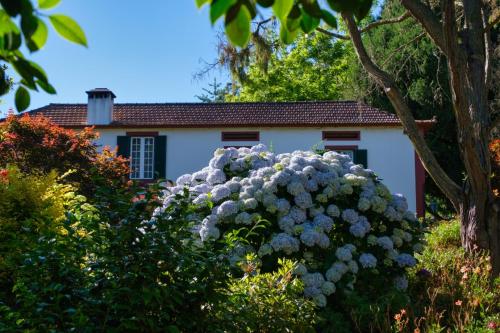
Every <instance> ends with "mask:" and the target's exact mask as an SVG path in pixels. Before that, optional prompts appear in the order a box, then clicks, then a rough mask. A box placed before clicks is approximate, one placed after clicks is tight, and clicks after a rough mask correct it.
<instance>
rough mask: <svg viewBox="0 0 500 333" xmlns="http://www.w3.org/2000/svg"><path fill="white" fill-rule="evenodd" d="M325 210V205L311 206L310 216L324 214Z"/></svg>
mask: <svg viewBox="0 0 500 333" xmlns="http://www.w3.org/2000/svg"><path fill="white" fill-rule="evenodd" d="M324 212H325V207H323V206H315V207H311V208H309V216H310V217H315V216H317V215H320V214H323V213H324Z"/></svg>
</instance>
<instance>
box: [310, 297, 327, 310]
mask: <svg viewBox="0 0 500 333" xmlns="http://www.w3.org/2000/svg"><path fill="white" fill-rule="evenodd" d="M312 300H313V302H314V304H316V305H317V306H318V307H320V308H324V307H325V306H326V304H327V299H326V297H325V295H323V294H319V295H316V296H314V297H313V299H312Z"/></svg>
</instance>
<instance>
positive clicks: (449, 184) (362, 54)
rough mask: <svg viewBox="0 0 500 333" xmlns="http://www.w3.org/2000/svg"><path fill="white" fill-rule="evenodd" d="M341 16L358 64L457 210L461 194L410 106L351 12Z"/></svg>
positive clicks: (426, 167)
mask: <svg viewBox="0 0 500 333" xmlns="http://www.w3.org/2000/svg"><path fill="white" fill-rule="evenodd" d="M413 1H414V0H413ZM342 18H343V19H344V21H345V23H346V25H347V28H348V31H349V34H350V36H351V40H352V42H353V45H354V48H355V50H356V53H357V54H358V58H359V60H360V61H361V64H362V65H363V67H364V68H365V70H366V71H367V72H368V74H369V75H370V76H371V77H372V78H373V79H374V80H375V82H377V83H378V84H379V85H380V86H382V88H384V91H385V93H386V95H387V97H388V98H389V100H390V101H391V104H392V105H393V107H394V109H395V110H396V113H397V115H398V117H399V119H400V120H401V123H402V125H403V128H404V129H405V131H406V133H407V135H408V137H409V138H410V140H411V141H412V143H413V145H414V147H415V150H416V151H417V154H418V156H419V157H420V159H421V160H422V164H423V165H424V167H425V169H426V170H427V172H428V173H429V175H430V176H431V177H432V179H433V180H434V181H435V182H436V184H437V185H438V186H439V188H440V189H441V190H442V191H443V193H444V194H445V195H446V197H448V199H449V200H450V201H451V203H452V204H453V206H454V207H455V208H456V209H458V208H459V203H460V198H461V196H462V191H461V188H460V186H458V185H457V184H456V183H455V182H454V181H453V180H452V179H451V178H450V177H449V176H448V175H447V174H446V172H445V171H444V170H443V168H441V166H440V165H439V163H438V161H437V160H436V157H435V156H434V154H433V153H432V151H431V150H430V148H429V146H428V145H427V143H426V142H425V139H424V137H423V135H422V134H421V133H420V131H419V128H418V126H417V123H416V121H415V118H413V115H412V113H411V110H410V108H409V107H408V105H407V104H406V102H405V101H404V98H403V96H402V94H401V92H400V90H399V89H398V87H397V86H396V84H395V82H394V80H393V79H392V77H391V76H390V75H389V74H388V73H386V72H384V71H383V70H381V69H380V68H379V67H378V66H377V65H376V64H375V63H374V62H373V61H372V59H371V58H370V56H369V55H368V53H367V52H366V49H365V47H364V45H363V41H362V38H361V33H360V31H359V30H358V27H357V26H356V23H355V21H354V18H353V17H352V15H350V14H346V13H344V14H342Z"/></svg>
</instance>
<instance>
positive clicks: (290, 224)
mask: <svg viewBox="0 0 500 333" xmlns="http://www.w3.org/2000/svg"><path fill="white" fill-rule="evenodd" d="M278 225H279V227H280V229H281V230H283V231H284V232H286V233H287V234H292V233H293V231H294V227H295V221H294V220H293V219H292V218H291V217H290V216H288V215H286V216H283V217H282V218H280V219H279V220H278Z"/></svg>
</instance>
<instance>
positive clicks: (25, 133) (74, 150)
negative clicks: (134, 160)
mask: <svg viewBox="0 0 500 333" xmlns="http://www.w3.org/2000/svg"><path fill="white" fill-rule="evenodd" d="M98 137H99V134H98V133H97V132H95V131H94V129H93V128H84V129H83V130H81V131H74V130H71V129H65V128H62V127H60V126H58V125H56V124H54V123H52V122H51V121H50V120H49V119H48V118H45V117H43V116H33V117H31V116H29V115H28V114H25V115H23V116H14V115H10V116H9V117H7V119H6V120H5V121H4V122H2V123H0V168H1V167H5V166H6V165H7V164H15V165H17V167H18V168H19V169H20V170H21V171H22V172H24V173H31V172H32V171H35V170H36V171H38V172H40V171H41V172H43V173H48V172H50V171H51V170H56V171H57V172H58V173H59V174H64V173H66V172H68V171H70V170H74V171H73V172H72V173H70V174H69V175H68V176H67V177H65V180H66V181H67V182H70V183H72V184H76V185H77V186H78V187H79V189H80V191H81V192H82V194H85V195H87V196H91V195H92V194H93V193H94V191H95V189H96V187H97V186H109V187H117V186H118V187H122V186H125V185H126V183H127V180H128V179H127V178H128V177H127V175H128V174H129V166H128V161H127V160H126V159H124V158H122V157H117V156H116V152H114V151H112V150H110V149H109V147H105V148H104V149H103V150H102V152H99V151H98V150H97V146H96V145H95V144H94V140H95V139H97V138H98Z"/></svg>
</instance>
